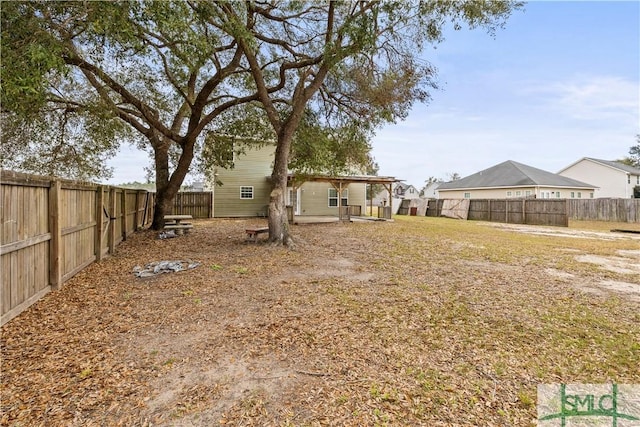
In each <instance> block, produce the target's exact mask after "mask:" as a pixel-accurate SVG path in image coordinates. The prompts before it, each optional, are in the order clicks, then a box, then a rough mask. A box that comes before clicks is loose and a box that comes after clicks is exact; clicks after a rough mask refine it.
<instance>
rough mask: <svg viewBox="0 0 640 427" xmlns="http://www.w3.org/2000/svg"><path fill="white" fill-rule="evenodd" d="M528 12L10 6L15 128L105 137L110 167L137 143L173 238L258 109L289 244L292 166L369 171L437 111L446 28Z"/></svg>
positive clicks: (179, 4) (488, 6)
mask: <svg viewBox="0 0 640 427" xmlns="http://www.w3.org/2000/svg"><path fill="white" fill-rule="evenodd" d="M521 6H522V3H520V2H514V1H491V2H480V1H476V0H468V1H459V0H455V1H454V0H451V1H407V2H404V1H402V2H395V1H329V2H317V1H246V2H218V1H195V0H187V1H166V2H165V1H147V2H129V1H126V2H124V1H115V2H99V1H97V2H80V1H70V2H10V3H5V4H3V7H2V40H1V43H2V55H3V58H2V59H3V65H2V71H1V72H2V75H1V77H2V81H3V86H2V97H1V100H0V101H1V103H2V114H3V116H6V117H8V118H10V119H12V120H14V119H16V120H17V123H19V122H20V120H28V118H29V117H30V116H31V117H33V116H34V115H36V116H37V115H39V116H40V117H41V118H45V117H47V116H46V115H47V114H48V115H50V116H51V117H57V118H60V117H62V121H60V120H57V122H56V121H52V122H54V123H59V124H58V125H57V126H58V131H62V130H65V129H66V127H65V126H66V125H68V124H69V123H75V124H76V126H77V128H76V129H77V130H78V132H84V133H85V135H87V137H88V138H89V140H83V139H79V140H78V141H85V142H86V141H90V139H91V137H90V135H91V131H93V130H95V131H97V132H98V133H99V134H100V135H101V136H102V137H103V138H102V140H96V142H95V144H94V148H95V152H96V153H98V152H100V151H101V150H103V151H102V152H103V153H104V152H106V153H108V152H109V150H114V149H115V148H116V147H117V146H118V144H119V143H120V141H121V140H122V139H123V137H126V138H127V139H128V140H131V139H135V142H136V143H137V144H139V145H140V146H141V147H144V148H146V149H148V150H149V151H150V152H152V155H153V158H154V168H155V182H156V185H157V199H156V200H157V202H156V209H155V215H156V217H155V218H154V227H156V228H157V227H159V226H161V222H162V216H163V214H164V211H165V209H168V208H169V206H170V203H171V199H172V198H173V196H174V195H175V193H176V192H177V191H178V189H179V187H180V185H181V184H182V182H183V180H184V178H185V176H186V174H187V172H188V171H189V169H190V168H191V166H192V162H193V160H194V158H196V156H197V155H198V153H203V154H206V153H207V152H215V150H207V149H204V150H203V149H202V147H203V145H206V143H207V141H213V140H215V138H213V139H212V138H208V136H210V135H216V134H224V132H221V130H224V129H233V128H234V126H235V124H234V126H231V125H230V124H233V122H238V120H235V119H234V117H237V114H238V110H237V109H238V108H240V109H242V110H241V111H245V109H248V110H249V111H251V115H250V120H248V122H249V123H252V124H261V127H262V129H260V130H259V131H258V132H257V134H258V135H264V134H265V133H270V134H271V136H272V138H273V140H274V141H275V142H276V146H277V148H276V159H275V163H274V169H273V175H272V183H273V186H274V188H273V190H274V191H273V192H272V194H271V202H270V207H271V209H270V217H269V226H270V230H271V231H270V238H271V239H272V240H278V241H284V240H286V237H287V235H288V231H287V226H286V218H287V217H286V211H285V209H284V193H285V190H286V175H287V170H288V167H289V165H290V163H291V164H292V165H294V166H295V167H298V168H300V169H301V170H305V169H308V168H310V167H318V168H320V169H326V170H327V171H328V172H332V169H334V170H336V171H337V169H340V168H345V167H349V166H351V165H353V164H354V163H358V162H360V161H365V162H366V161H369V160H370V159H368V158H367V156H368V153H366V151H367V149H368V137H369V136H370V135H371V134H372V132H374V131H375V129H376V128H377V127H378V126H380V125H381V124H383V123H389V122H395V121H397V120H401V119H403V118H404V117H406V116H407V114H408V113H409V111H410V109H411V106H412V105H413V103H415V102H426V101H428V100H429V97H430V95H429V90H430V89H432V88H434V87H435V86H436V78H435V77H436V70H435V69H434V68H433V67H432V66H431V65H430V64H429V63H428V62H427V61H425V60H424V59H422V57H421V53H422V51H423V50H424V48H425V47H426V46H428V45H432V44H436V43H439V42H441V41H442V40H443V36H442V35H443V29H444V27H445V26H446V25H448V24H449V23H451V24H452V25H453V26H454V27H456V28H461V27H463V26H465V25H467V26H470V27H472V28H473V27H483V28H485V29H487V30H488V31H489V32H490V33H491V32H494V31H495V30H496V29H498V28H500V27H501V26H502V25H504V23H505V22H506V19H507V18H508V16H509V15H510V14H511V13H512V11H514V10H516V9H518V8H520V7H521ZM240 114H242V113H240ZM71 117H73V121H69V120H70V118H71ZM76 117H77V118H76ZM245 118H246V117H245ZM3 120H4V118H3ZM100 120H101V122H100V124H99V125H97V124H96V123H93V121H100ZM241 121H242V120H241ZM41 122H42V123H46V119H44V120H41ZM60 123H62V124H64V125H65V126H60ZM236 124H237V123H236ZM245 125H246V123H245ZM53 129H54V130H55V127H53ZM66 135H69V133H68V132H67V133H66ZM42 140H43V141H44V144H45V145H46V138H44V137H43V139H42ZM67 140H68V141H72V140H71V139H68V138H67ZM16 141H19V142H18V143H17V144H18V145H19V144H20V143H22V144H24V143H27V141H26V140H25V139H21V140H16ZM86 146H87V148H90V147H91V144H90V143H89V144H88V145H86ZM310 156H313V157H311V159H313V160H314V161H315V160H317V164H315V165H313V162H312V161H310ZM87 158H88V159H90V158H91V157H90V156H87ZM336 165H338V166H339V167H338V168H336V167H335V166H336Z"/></svg>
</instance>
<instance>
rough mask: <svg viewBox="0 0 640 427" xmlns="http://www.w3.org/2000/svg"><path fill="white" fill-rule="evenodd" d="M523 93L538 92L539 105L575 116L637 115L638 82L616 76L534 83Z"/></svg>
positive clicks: (624, 118)
mask: <svg viewBox="0 0 640 427" xmlns="http://www.w3.org/2000/svg"><path fill="white" fill-rule="evenodd" d="M524 94H527V95H539V96H542V97H543V98H542V102H541V106H542V108H547V109H549V110H550V111H552V112H555V113H557V114H560V115H562V116H565V117H568V118H571V119H576V120H619V121H622V122H626V123H629V121H630V120H635V122H632V123H635V124H636V125H637V123H638V120H639V119H640V117H639V114H640V83H639V82H638V81H632V80H625V79H623V78H620V77H611V76H590V77H584V76H583V77H577V78H574V79H572V80H568V81H559V82H554V83H549V84H539V83H538V84H534V85H530V86H528V88H527V89H525V90H524Z"/></svg>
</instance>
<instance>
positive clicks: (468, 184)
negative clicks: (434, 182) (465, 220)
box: [437, 160, 597, 199]
mask: <svg viewBox="0 0 640 427" xmlns="http://www.w3.org/2000/svg"><path fill="white" fill-rule="evenodd" d="M596 188H597V187H596V186H594V185H591V184H587V183H584V182H582V181H578V180H575V179H572V178H568V177H565V176H561V175H558V174H555V173H551V172H547V171H545V170H542V169H538V168H534V167H532V166H528V165H525V164H522V163H518V162H514V161H513V160H507V161H506V162H503V163H500V164H498V165H495V166H492V167H490V168H488V169H485V170H482V171H480V172H476V173H474V174H473V175H469V176H467V177H464V178H462V179H459V180H456V181H450V182H445V183H442V184H440V186H439V187H438V190H437V192H438V196H439V198H441V199H508V198H512V197H516V198H517V197H537V198H545V199H549V198H553V199H581V198H582V199H584V198H587V199H588V198H593V197H594V192H595V189H596Z"/></svg>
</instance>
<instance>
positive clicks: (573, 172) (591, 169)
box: [558, 157, 640, 199]
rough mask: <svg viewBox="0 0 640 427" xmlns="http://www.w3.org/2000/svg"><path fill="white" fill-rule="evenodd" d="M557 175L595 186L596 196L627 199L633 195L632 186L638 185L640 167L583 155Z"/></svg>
mask: <svg viewBox="0 0 640 427" xmlns="http://www.w3.org/2000/svg"><path fill="white" fill-rule="evenodd" d="M558 175H562V176H566V177H568V178H572V179H577V180H579V181H587V182H590V183H592V184H593V185H595V186H597V187H598V188H596V190H595V197H596V198H603V197H613V198H623V199H628V198H632V197H634V188H635V187H640V169H638V168H634V167H633V166H629V165H625V164H624V163H620V162H616V161H612V160H601V159H594V158H591V157H583V158H582V159H580V160H578V161H577V162H575V163H572V164H570V165H569V166H567V167H566V168H564V169H562V170H561V171H560V172H558ZM636 194H637V192H636ZM636 197H637V196H636Z"/></svg>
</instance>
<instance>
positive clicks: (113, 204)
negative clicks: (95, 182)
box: [109, 187, 117, 254]
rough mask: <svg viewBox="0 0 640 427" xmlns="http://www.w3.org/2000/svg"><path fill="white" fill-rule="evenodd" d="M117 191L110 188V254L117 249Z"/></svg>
mask: <svg viewBox="0 0 640 427" xmlns="http://www.w3.org/2000/svg"><path fill="white" fill-rule="evenodd" d="M116 219H117V215H116V189H115V188H114V187H111V188H109V253H110V254H113V253H114V252H115V248H116Z"/></svg>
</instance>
